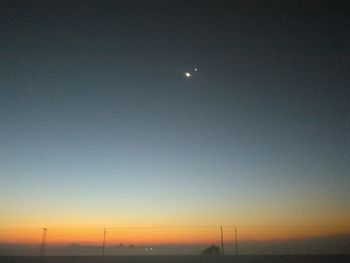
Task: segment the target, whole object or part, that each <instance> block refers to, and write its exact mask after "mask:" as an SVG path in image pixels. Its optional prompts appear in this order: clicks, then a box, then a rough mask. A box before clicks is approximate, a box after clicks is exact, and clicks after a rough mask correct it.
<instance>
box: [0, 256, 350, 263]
mask: <svg viewBox="0 0 350 263" xmlns="http://www.w3.org/2000/svg"><path fill="white" fill-rule="evenodd" d="M0 262H1V263H216V262H218V263H229V262H233V263H248V262H249V263H260V262H261V263H280V262H281V263H282V262H287V263H294V262H295V263H297V262H298V263H326V262H327V263H328V262H332V263H333V262H335V263H338V262H339V263H342V262H344V263H345V262H350V255H308V256H306V255H302V256H290V255H289V256H287V255H286V256H271V255H269V256H213V257H203V256H105V257H101V256H47V257H35V256H0Z"/></svg>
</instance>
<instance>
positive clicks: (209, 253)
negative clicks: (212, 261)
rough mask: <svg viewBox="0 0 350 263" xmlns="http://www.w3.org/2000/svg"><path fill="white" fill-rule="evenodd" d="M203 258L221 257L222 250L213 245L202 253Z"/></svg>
mask: <svg viewBox="0 0 350 263" xmlns="http://www.w3.org/2000/svg"><path fill="white" fill-rule="evenodd" d="M202 255H203V256H219V255H221V251H220V248H219V247H218V246H215V245H211V246H210V247H207V248H206V249H204V250H203V251H202Z"/></svg>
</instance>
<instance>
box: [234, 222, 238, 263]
mask: <svg viewBox="0 0 350 263" xmlns="http://www.w3.org/2000/svg"><path fill="white" fill-rule="evenodd" d="M235 241H236V256H238V240H237V227H235Z"/></svg>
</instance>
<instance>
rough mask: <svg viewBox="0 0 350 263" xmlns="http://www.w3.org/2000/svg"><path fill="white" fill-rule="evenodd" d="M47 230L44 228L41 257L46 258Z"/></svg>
mask: <svg viewBox="0 0 350 263" xmlns="http://www.w3.org/2000/svg"><path fill="white" fill-rule="evenodd" d="M46 235H47V228H43V237H42V239H41V248H40V256H45V246H46Z"/></svg>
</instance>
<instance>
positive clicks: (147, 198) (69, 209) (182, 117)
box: [0, 0, 350, 228]
mask: <svg viewBox="0 0 350 263" xmlns="http://www.w3.org/2000/svg"><path fill="white" fill-rule="evenodd" d="M345 4H346V1H272V2H266V1H170V0H169V1H133V0H131V1H67V2H64V1H1V3H0V30H1V31H0V32H1V41H0V217H1V223H0V227H5V228H6V227H42V226H47V227H67V226H79V227H104V226H113V227H119V226H161V225H164V226H169V225H171V226H172V225H206V224H238V225H308V226H314V225H318V226H320V225H327V226H341V225H343V226H344V225H348V222H350V206H349V200H350V177H349V171H350V154H349V147H350V135H349V134H350V133H349V130H350V118H349V112H350V106H349V105H350V93H349V84H350V81H349V69H350V66H349V65H350V58H349V56H350V48H349V47H350V38H349V28H350V19H349V17H348V14H347V12H346V8H345ZM194 67H198V68H199V71H198V72H197V74H195V76H194V77H193V78H191V79H186V78H185V77H184V72H185V71H186V70H191V69H193V68H194Z"/></svg>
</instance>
